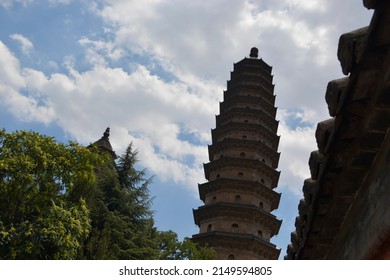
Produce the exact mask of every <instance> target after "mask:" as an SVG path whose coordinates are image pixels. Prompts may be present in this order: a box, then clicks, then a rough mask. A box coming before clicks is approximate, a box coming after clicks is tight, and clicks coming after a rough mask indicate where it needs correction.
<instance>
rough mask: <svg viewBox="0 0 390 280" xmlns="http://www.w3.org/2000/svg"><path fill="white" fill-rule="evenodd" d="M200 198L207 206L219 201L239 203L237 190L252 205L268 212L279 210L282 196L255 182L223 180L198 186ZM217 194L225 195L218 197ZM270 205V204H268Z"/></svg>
mask: <svg viewBox="0 0 390 280" xmlns="http://www.w3.org/2000/svg"><path fill="white" fill-rule="evenodd" d="M198 189H199V197H200V199H201V200H202V201H203V202H204V203H205V204H210V203H214V202H218V201H227V202H237V198H238V197H237V190H240V196H239V198H240V199H241V197H242V198H243V199H244V200H245V201H246V202H247V203H248V204H250V205H255V206H258V207H259V208H262V209H264V210H266V211H268V212H271V211H273V210H275V209H277V208H278V205H279V201H280V194H279V193H277V192H274V191H273V190H271V189H269V188H267V187H266V186H264V185H263V184H261V183H259V182H254V181H244V180H238V179H226V178H221V179H219V180H214V181H211V182H206V183H203V184H199V185H198ZM217 194H224V195H223V196H217ZM267 203H268V204H267Z"/></svg>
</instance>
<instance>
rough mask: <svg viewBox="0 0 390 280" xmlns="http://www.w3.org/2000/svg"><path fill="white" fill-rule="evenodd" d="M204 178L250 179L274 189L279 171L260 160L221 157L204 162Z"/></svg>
mask: <svg viewBox="0 0 390 280" xmlns="http://www.w3.org/2000/svg"><path fill="white" fill-rule="evenodd" d="M204 173H205V175H206V179H207V180H209V181H211V180H213V179H214V180H216V179H219V178H228V179H236V178H241V179H243V180H251V181H255V182H261V183H262V184H265V185H266V186H267V187H268V188H271V189H274V188H276V185H277V184H278V180H279V175H280V172H279V171H276V170H275V169H273V168H271V167H269V166H268V165H267V164H265V163H264V162H262V161H259V160H256V159H249V158H232V157H222V158H219V159H217V160H213V161H211V162H209V163H206V164H204Z"/></svg>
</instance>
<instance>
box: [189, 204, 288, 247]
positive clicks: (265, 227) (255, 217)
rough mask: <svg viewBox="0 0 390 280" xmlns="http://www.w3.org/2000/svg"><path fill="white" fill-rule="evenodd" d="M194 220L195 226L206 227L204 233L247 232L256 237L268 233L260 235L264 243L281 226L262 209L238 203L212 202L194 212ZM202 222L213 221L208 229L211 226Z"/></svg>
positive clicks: (272, 216) (279, 222)
mask: <svg viewBox="0 0 390 280" xmlns="http://www.w3.org/2000/svg"><path fill="white" fill-rule="evenodd" d="M221 217H225V219H224V220H223V221H221V219H220V218H221ZM194 219H195V224H196V225H197V226H199V227H202V226H205V227H206V228H205V229H204V231H210V229H214V230H216V231H226V232H229V231H232V232H238V233H248V232H249V233H252V234H253V235H258V234H259V232H262V233H263V232H268V233H269V235H264V234H262V239H264V240H266V241H269V240H270V238H271V237H273V236H274V235H275V234H277V233H278V232H279V228H280V225H281V221H279V220H277V219H276V217H275V216H274V215H272V214H270V213H269V212H267V211H265V210H264V209H262V208H260V207H258V206H254V205H248V204H241V203H240V202H239V201H236V202H234V203H230V202H214V203H212V204H209V205H204V206H201V207H199V208H198V209H196V210H194ZM201 221H202V223H201ZM204 221H210V222H211V221H214V223H213V224H212V227H209V225H211V224H207V223H204ZM229 221H230V223H229ZM237 221H239V224H238V222H237ZM235 225H236V226H235ZM207 227H209V228H207ZM201 231H202V229H201Z"/></svg>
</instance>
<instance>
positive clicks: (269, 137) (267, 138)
mask: <svg viewBox="0 0 390 280" xmlns="http://www.w3.org/2000/svg"><path fill="white" fill-rule="evenodd" d="M211 138H212V141H213V143H217V142H220V141H222V140H224V139H229V138H234V139H242V140H244V141H246V140H251V141H259V142H261V143H264V144H266V145H267V146H270V147H271V148H272V149H274V150H277V148H278V146H279V139H280V136H278V135H276V134H275V133H272V131H270V130H269V129H267V128H265V127H264V126H263V125H261V124H256V123H245V122H244V123H237V122H230V123H226V124H224V125H222V126H221V127H219V128H218V129H212V130H211Z"/></svg>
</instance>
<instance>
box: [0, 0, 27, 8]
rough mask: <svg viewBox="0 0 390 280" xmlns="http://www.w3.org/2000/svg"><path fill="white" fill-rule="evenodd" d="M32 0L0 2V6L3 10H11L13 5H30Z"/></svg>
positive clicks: (2, 0) (6, 0)
mask: <svg viewBox="0 0 390 280" xmlns="http://www.w3.org/2000/svg"><path fill="white" fill-rule="evenodd" d="M32 1H33V0H0V5H1V6H3V7H4V8H6V9H8V8H11V7H12V5H13V4H15V3H20V4H22V5H23V6H27V5H28V4H29V3H31V2H32Z"/></svg>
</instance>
